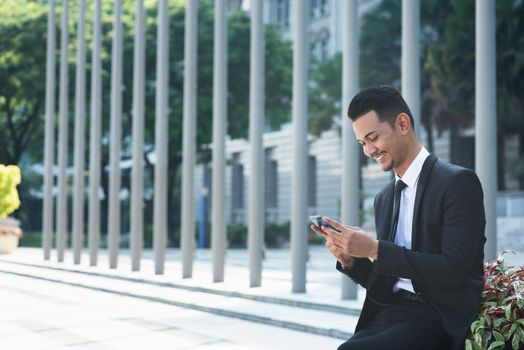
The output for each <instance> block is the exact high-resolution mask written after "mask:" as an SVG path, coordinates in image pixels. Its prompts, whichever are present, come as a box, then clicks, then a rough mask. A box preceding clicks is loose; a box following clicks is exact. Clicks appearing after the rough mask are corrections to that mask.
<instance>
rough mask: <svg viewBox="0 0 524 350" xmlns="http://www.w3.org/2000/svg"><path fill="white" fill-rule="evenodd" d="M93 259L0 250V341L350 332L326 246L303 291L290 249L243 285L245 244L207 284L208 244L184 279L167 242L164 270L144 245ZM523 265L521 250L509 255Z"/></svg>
mask: <svg viewBox="0 0 524 350" xmlns="http://www.w3.org/2000/svg"><path fill="white" fill-rule="evenodd" d="M106 253H107V252H106V251H101V252H100V254H99V260H98V263H97V266H89V257H88V256H87V252H86V254H84V255H83V256H82V263H81V264H79V265H75V264H73V262H72V255H71V254H70V253H68V254H66V259H65V262H63V263H58V262H57V261H56V256H52V258H51V260H49V261H44V260H43V253H42V250H41V249H33V248H18V249H17V250H16V251H15V252H14V253H13V254H11V255H0V298H1V299H0V300H2V302H1V303H0V344H1V348H2V349H4V348H5V349H24V350H25V349H28V350H29V349H62V348H75V349H102V350H103V349H144V348H146V347H148V346H152V347H154V348H155V349H228V350H229V349H230V350H236V349H295V348H301V349H336V347H337V346H338V344H340V343H341V342H342V341H343V339H346V338H347V337H349V336H350V335H351V332H352V331H353V330H354V327H355V324H356V321H357V318H358V314H359V312H360V308H361V305H362V301H363V297H364V292H363V290H362V289H360V288H359V293H358V299H357V300H345V301H343V300H340V282H341V279H342V277H341V275H340V273H338V272H337V271H336V270H335V269H334V260H333V258H332V257H330V256H329V254H328V253H327V252H326V251H325V249H324V248H323V247H311V248H310V254H309V261H308V264H307V266H308V274H307V280H308V283H307V292H306V293H299V294H295V293H291V273H290V272H289V269H290V266H291V261H290V254H289V251H287V250H269V251H267V252H266V259H265V261H264V272H263V281H262V286H261V287H257V288H249V286H248V281H249V279H248V277H249V271H248V268H247V252H246V251H245V250H229V251H228V254H227V258H226V273H225V280H224V282H221V283H213V282H212V281H211V279H212V266H211V252H210V251H209V250H198V251H197V252H196V259H195V263H194V269H193V277H192V278H188V279H183V278H182V277H181V271H182V269H181V263H180V252H179V251H178V250H169V251H168V254H167V259H166V265H165V273H164V274H162V275H155V274H154V260H153V256H152V254H151V252H149V251H146V252H144V254H143V259H142V263H141V271H137V272H132V271H131V268H130V266H131V264H130V259H129V254H128V252H127V251H122V252H121V257H120V259H119V266H118V268H117V269H109V268H108V265H109V264H108V260H107V254H106ZM506 259H507V263H508V264H509V265H517V266H520V265H524V253H519V254H518V255H516V256H513V255H507V258H506Z"/></svg>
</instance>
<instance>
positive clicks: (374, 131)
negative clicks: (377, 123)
mask: <svg viewBox="0 0 524 350" xmlns="http://www.w3.org/2000/svg"><path fill="white" fill-rule="evenodd" d="M376 132H377V130H373V131H370V132H368V133H367V134H366V135H365V136H364V138H363V139H364V140H365V139H367V138H369V137H370V136H371V135H372V134H373V133H376ZM357 142H362V140H359V139H357Z"/></svg>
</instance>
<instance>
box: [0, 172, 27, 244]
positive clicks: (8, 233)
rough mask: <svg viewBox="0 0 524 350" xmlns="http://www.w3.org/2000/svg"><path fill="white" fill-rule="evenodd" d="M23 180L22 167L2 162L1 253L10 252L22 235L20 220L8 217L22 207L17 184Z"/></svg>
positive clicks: (0, 176)
mask: <svg viewBox="0 0 524 350" xmlns="http://www.w3.org/2000/svg"><path fill="white" fill-rule="evenodd" d="M20 181H21V175H20V168H19V167H17V166H16V165H7V166H6V165H3V164H0V254H9V253H11V252H12V251H13V250H14V249H15V248H16V247H17V246H18V240H19V239H20V237H21V236H22V230H21V229H20V227H19V226H20V222H19V221H18V220H16V219H14V218H10V217H8V215H9V214H11V213H12V212H13V211H15V210H16V209H18V207H20V198H19V197H18V191H17V189H16V186H17V185H18V184H19V183H20Z"/></svg>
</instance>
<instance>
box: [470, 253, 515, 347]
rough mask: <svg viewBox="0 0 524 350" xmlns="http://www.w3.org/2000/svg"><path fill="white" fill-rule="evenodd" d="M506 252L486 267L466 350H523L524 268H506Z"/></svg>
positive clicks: (485, 265) (486, 264)
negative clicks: (479, 305)
mask: <svg viewBox="0 0 524 350" xmlns="http://www.w3.org/2000/svg"><path fill="white" fill-rule="evenodd" d="M505 253H507V252H503V253H502V254H501V255H499V257H498V258H497V259H496V260H493V261H488V262H486V263H485V264H484V290H483V291H482V295H481V303H482V304H481V309H480V313H479V316H478V318H477V319H476V320H475V321H474V322H473V323H472V324H471V333H470V335H469V336H468V338H467V339H466V350H485V349H487V350H491V349H500V350H505V349H513V350H519V349H524V266H521V267H518V268H515V267H512V266H506V264H505V263H504V254H505Z"/></svg>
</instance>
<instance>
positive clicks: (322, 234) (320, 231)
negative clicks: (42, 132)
mask: <svg viewBox="0 0 524 350" xmlns="http://www.w3.org/2000/svg"><path fill="white" fill-rule="evenodd" d="M310 227H311V229H312V230H313V231H315V232H316V233H317V234H318V235H320V236H322V237H324V238H326V236H327V235H326V233H325V232H324V231H322V230H321V229H319V228H318V227H317V226H315V225H311V226H310Z"/></svg>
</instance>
